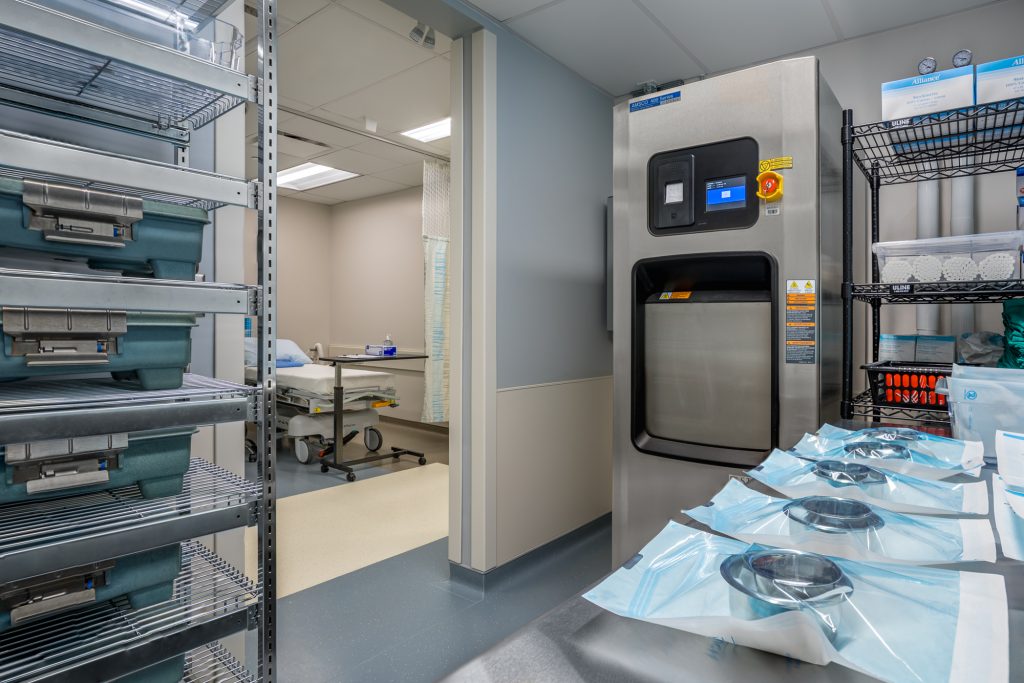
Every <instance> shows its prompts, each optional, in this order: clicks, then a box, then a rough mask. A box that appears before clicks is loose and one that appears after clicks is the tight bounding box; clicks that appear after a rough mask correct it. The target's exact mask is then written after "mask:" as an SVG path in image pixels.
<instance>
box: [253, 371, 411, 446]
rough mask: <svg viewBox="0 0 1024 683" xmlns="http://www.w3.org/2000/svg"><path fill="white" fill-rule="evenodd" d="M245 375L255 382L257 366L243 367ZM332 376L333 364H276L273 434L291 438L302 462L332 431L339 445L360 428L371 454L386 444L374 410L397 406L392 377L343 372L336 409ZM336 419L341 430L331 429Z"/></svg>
mask: <svg viewBox="0 0 1024 683" xmlns="http://www.w3.org/2000/svg"><path fill="white" fill-rule="evenodd" d="M245 379H246V381H247V382H249V383H254V382H255V381H256V368H254V367H247V368H246V369H245ZM335 379H336V371H335V368H333V367H332V366H330V365H321V364H318V363H307V364H305V365H300V366H298V367H279V368H277V392H276V402H277V432H276V436H277V438H279V439H281V438H285V437H287V438H291V439H293V440H294V448H293V451H294V453H295V457H296V459H297V460H298V461H299V462H301V463H303V464H306V463H309V462H311V461H313V460H314V459H315V458H316V457H317V456H318V455H319V454H320V453H321V452H323V451H324V450H326V449H327V448H328V446H330V445H331V444H332V443H333V441H334V438H335V437H334V435H335V432H336V431H338V432H339V433H341V434H342V435H343V437H342V442H343V444H344V443H348V442H349V441H351V440H352V439H353V438H355V437H356V436H357V435H358V434H359V433H360V432H362V434H363V444H364V445H365V446H366V449H367V450H369V451H372V452H377V451H379V450H380V448H381V446H383V444H384V439H383V437H382V436H381V433H380V431H379V430H378V429H377V424H378V423H379V422H380V415H379V413H378V412H377V411H378V410H379V409H380V408H391V407H394V406H397V405H398V394H397V391H396V390H395V376H394V375H392V374H390V373H387V372H379V371H373V370H356V369H352V370H349V369H346V370H343V371H342V387H343V389H344V391H343V396H344V398H343V405H342V410H341V412H340V413H339V412H338V411H336V410H335V407H336V406H335ZM335 420H341V421H342V425H340V426H341V427H342V428H341V429H340V430H336V429H335Z"/></svg>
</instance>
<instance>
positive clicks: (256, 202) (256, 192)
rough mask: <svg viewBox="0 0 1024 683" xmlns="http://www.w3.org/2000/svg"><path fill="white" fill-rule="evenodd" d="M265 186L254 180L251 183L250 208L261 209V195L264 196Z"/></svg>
mask: <svg viewBox="0 0 1024 683" xmlns="http://www.w3.org/2000/svg"><path fill="white" fill-rule="evenodd" d="M262 190H263V184H262V183H261V182H260V181H258V180H253V181H251V182H250V183H249V208H250V209H259V208H260V195H261V194H262Z"/></svg>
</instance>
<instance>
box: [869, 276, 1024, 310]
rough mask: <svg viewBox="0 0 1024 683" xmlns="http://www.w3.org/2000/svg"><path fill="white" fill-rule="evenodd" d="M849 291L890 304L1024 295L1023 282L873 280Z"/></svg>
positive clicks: (974, 300) (981, 300) (985, 300)
mask: <svg viewBox="0 0 1024 683" xmlns="http://www.w3.org/2000/svg"><path fill="white" fill-rule="evenodd" d="M851 291H852V295H853V298H854V299H857V300H859V301H868V302H870V301H875V300H879V301H884V302H886V303H890V304H925V303H935V304H941V303H994V302H999V301H1007V300H1009V299H1016V298H1019V297H1024V281H1021V280H994V281H981V282H908V283H899V284H881V283H876V284H862V285H853V288H852V290H851Z"/></svg>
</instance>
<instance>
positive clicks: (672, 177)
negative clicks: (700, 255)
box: [647, 138, 758, 235]
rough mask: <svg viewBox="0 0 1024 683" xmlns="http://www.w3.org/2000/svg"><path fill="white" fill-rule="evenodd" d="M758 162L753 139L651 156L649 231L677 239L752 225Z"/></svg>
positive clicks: (755, 205)
mask: <svg viewBox="0 0 1024 683" xmlns="http://www.w3.org/2000/svg"><path fill="white" fill-rule="evenodd" d="M757 162H758V152H757V142H756V141H755V140H754V139H753V138H739V139H736V140H727V141H725V142H717V143H713V144H710V145H701V146H699V147H688V148H686V149H677V150H672V151H669V152H661V153H659V154H655V155H654V156H653V157H651V160H650V162H649V163H648V165H647V174H648V194H649V198H648V212H647V218H648V228H649V229H650V231H651V232H652V233H653V234H655V235H676V234H680V233H687V232H703V231H707V230H730V229H739V228H749V227H750V226H752V225H754V223H756V222H757V216H758V200H757V180H756V177H757Z"/></svg>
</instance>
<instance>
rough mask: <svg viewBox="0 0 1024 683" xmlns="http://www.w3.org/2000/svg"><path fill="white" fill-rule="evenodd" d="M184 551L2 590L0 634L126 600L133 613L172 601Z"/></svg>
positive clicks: (168, 550) (167, 550)
mask: <svg viewBox="0 0 1024 683" xmlns="http://www.w3.org/2000/svg"><path fill="white" fill-rule="evenodd" d="M180 572H181V545H180V544H174V545H169V546H164V547H163V548H157V549H156V550H147V551H146V552H144V553H138V554H137V555H128V556H126V557H120V558H117V559H116V560H109V561H106V562H97V563H95V564H93V565H89V566H86V567H73V568H70V569H66V570H63V571H61V572H55V573H53V574H46V575H44V576H39V577H35V578H32V579H28V580H25V581H19V582H16V583H9V584H5V585H4V586H3V587H2V588H0V632H3V631H6V630H7V629H9V628H12V627H18V626H21V625H22V624H28V623H32V622H33V621H35V620H37V619H41V618H43V617H47V616H51V615H54V614H57V613H61V612H70V611H73V610H76V609H83V608H87V607H88V606H89V605H94V604H96V603H98V602H105V601H108V600H115V599H117V598H121V597H126V598H127V599H128V602H129V604H130V605H131V607H132V608H133V609H142V608H143V607H149V606H151V605H155V604H157V603H159V602H164V601H166V600H170V599H171V597H173V595H174V580H175V578H177V576H178V574H179V573H180Z"/></svg>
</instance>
